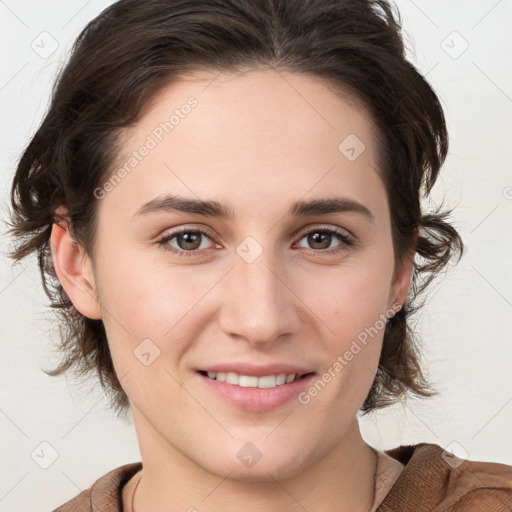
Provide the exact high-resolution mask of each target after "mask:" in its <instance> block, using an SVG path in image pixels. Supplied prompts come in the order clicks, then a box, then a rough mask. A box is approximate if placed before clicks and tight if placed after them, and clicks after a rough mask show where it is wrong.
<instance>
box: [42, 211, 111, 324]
mask: <svg viewBox="0 0 512 512" xmlns="http://www.w3.org/2000/svg"><path fill="white" fill-rule="evenodd" d="M57 213H59V214H60V215H62V210H60V211H57ZM50 244H51V251H52V258H53V266H54V268H55V273H56V274H57V277H58V279H59V281H60V283H61V284H62V287H63V288H64V290H65V292H66V294H67V296H68V297H69V299H70V300H71V302H72V303H73V305H74V306H75V308H76V309H77V310H78V311H79V312H80V313H82V315H84V316H86V317H88V318H91V319H95V320H98V319H100V318H101V317H102V315H101V307H100V303H99V300H98V296H97V292H96V287H95V282H94V274H93V269H92V262H91V260H90V258H89V256H88V255H87V254H86V253H85V251H84V249H83V247H82V246H80V245H79V244H78V243H77V242H76V241H75V240H74V238H73V236H72V234H71V232H70V230H69V222H67V221H63V220H61V221H58V222H57V221H56V222H54V223H53V226H52V232H51V236H50Z"/></svg>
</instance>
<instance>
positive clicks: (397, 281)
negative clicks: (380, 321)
mask: <svg viewBox="0 0 512 512" xmlns="http://www.w3.org/2000/svg"><path fill="white" fill-rule="evenodd" d="M418 234H419V231H418V230H416V232H415V234H414V237H413V240H412V241H411V246H410V249H409V251H408V252H407V253H406V254H404V256H403V258H402V261H400V262H398V264H397V265H396V268H395V271H394V274H393V281H392V283H391V289H390V292H389V299H388V308H389V309H393V305H396V304H399V305H400V306H402V305H403V304H404V302H405V301H406V300H407V293H408V291H409V285H410V283H411V277H412V272H413V269H414V255H415V254H416V243H417V240H418Z"/></svg>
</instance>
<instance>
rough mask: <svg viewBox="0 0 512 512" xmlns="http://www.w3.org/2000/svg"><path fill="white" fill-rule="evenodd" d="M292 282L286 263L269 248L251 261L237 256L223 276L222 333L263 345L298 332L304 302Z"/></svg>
mask: <svg viewBox="0 0 512 512" xmlns="http://www.w3.org/2000/svg"><path fill="white" fill-rule="evenodd" d="M287 281H288V282H287ZM289 281H290V280H289V279H287V273H286V272H285V271H284V269H283V264H282V263H281V264H278V263H277V262H276V261H275V259H274V258H273V257H272V255H271V252H270V251H263V252H262V253H261V254H260V255H259V256H258V257H257V258H256V260H254V261H252V262H248V261H246V260H244V259H243V258H242V257H238V256H237V257H236V258H235V259H234V266H233V269H232V270H231V271H230V272H229V274H228V275H227V276H226V278H225V279H223V289H222V307H221V310H220V312H219V323H220V327H221V329H222V330H223V332H225V333H226V334H227V335H229V336H232V337H236V338H239V339H243V340H245V341H247V342H248V343H250V344H252V345H254V346H258V347H261V348H263V347H265V346H267V345H272V344H273V343H274V341H276V340H277V339H278V338H280V337H283V336H285V335H290V334H293V333H295V332H298V331H299V329H300V327H301V315H300V308H301V302H300V300H299V298H298V297H297V295H296V294H294V292H293V289H292V288H293V284H292V283H290V282H289Z"/></svg>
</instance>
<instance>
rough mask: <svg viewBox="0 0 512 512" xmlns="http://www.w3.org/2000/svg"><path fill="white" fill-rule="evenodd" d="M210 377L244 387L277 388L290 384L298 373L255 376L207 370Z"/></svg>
mask: <svg viewBox="0 0 512 512" xmlns="http://www.w3.org/2000/svg"><path fill="white" fill-rule="evenodd" d="M207 373H208V377H210V379H216V380H218V381H221V382H227V383H228V384H234V385H235V386H240V387H242V388H275V387H276V386H281V385H283V384H289V383H290V382H293V381H294V380H296V378H297V374H296V373H288V374H286V373H280V374H278V375H264V376H263V377H255V376H253V375H239V374H238V373H235V372H227V373H224V372H219V373H216V372H207Z"/></svg>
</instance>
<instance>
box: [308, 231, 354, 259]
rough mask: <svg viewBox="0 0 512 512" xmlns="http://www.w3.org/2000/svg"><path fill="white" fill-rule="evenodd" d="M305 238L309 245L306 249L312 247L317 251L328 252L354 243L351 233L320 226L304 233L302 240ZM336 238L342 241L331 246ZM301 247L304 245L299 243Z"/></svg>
mask: <svg viewBox="0 0 512 512" xmlns="http://www.w3.org/2000/svg"><path fill="white" fill-rule="evenodd" d="M303 239H306V243H307V244H308V247H305V249H308V248H311V249H313V250H314V251H316V252H320V253H327V254H330V253H333V252H337V251H339V250H343V249H345V248H346V247H347V246H350V245H353V243H354V242H353V239H352V236H351V235H349V234H348V233H347V232H345V231H341V230H338V229H334V228H322V229H320V228H318V229H313V230H310V231H308V232H306V233H303V234H302V238H301V240H303ZM336 239H337V240H339V241H340V243H338V244H337V245H335V246H334V247H331V244H332V243H333V242H336ZM299 247H304V246H303V245H299Z"/></svg>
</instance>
